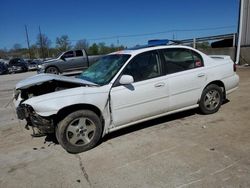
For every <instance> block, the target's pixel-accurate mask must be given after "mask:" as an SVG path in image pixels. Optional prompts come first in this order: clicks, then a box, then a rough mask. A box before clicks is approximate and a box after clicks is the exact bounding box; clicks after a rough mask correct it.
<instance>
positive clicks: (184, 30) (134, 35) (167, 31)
mask: <svg viewBox="0 0 250 188" xmlns="http://www.w3.org/2000/svg"><path fill="white" fill-rule="evenodd" d="M235 27H236V26H235V25H230V26H222V27H207V28H195V29H172V30H165V31H158V32H152V33H140V34H131V35H115V36H109V37H99V38H90V39H87V40H88V41H98V40H109V39H119V38H132V37H142V36H151V35H157V34H164V33H173V32H191V31H211V30H221V29H229V28H235ZM70 41H78V40H70Z"/></svg>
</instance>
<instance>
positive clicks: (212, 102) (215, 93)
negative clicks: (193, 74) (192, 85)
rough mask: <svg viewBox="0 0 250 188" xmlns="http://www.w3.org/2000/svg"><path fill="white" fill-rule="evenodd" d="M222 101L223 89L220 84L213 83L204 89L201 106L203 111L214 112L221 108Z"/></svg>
mask: <svg viewBox="0 0 250 188" xmlns="http://www.w3.org/2000/svg"><path fill="white" fill-rule="evenodd" d="M222 101H223V92H222V89H221V88H220V87H219V86H218V85H215V84H211V85H209V86H207V87H206V88H205V89H204V91H203V93H202V95H201V100H200V103H199V107H200V110H201V112H202V113H204V114H213V113H215V112H217V111H218V110H219V108H220V106H221V104H222Z"/></svg>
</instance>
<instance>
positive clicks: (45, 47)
mask: <svg viewBox="0 0 250 188" xmlns="http://www.w3.org/2000/svg"><path fill="white" fill-rule="evenodd" d="M36 45H37V46H39V47H40V52H39V53H40V57H42V58H46V57H49V48H50V46H51V40H50V39H49V38H48V37H47V36H46V35H45V34H38V35H37V42H36Z"/></svg>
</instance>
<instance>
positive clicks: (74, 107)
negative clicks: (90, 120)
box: [55, 104, 104, 126]
mask: <svg viewBox="0 0 250 188" xmlns="http://www.w3.org/2000/svg"><path fill="white" fill-rule="evenodd" d="M77 110H90V111H92V112H94V113H95V114H96V115H97V116H98V117H100V120H101V122H102V125H103V126H104V118H103V115H102V112H101V110H100V109H99V108H98V107H96V106H94V105H91V104H74V105H70V106H66V107H64V108H62V109H60V110H59V111H58V112H57V114H56V118H55V121H56V124H57V123H59V122H60V121H61V120H62V119H63V118H64V117H66V116H67V115H69V114H70V113H72V112H74V111H77Z"/></svg>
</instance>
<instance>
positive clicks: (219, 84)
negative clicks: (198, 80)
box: [199, 80, 226, 100]
mask: <svg viewBox="0 0 250 188" xmlns="http://www.w3.org/2000/svg"><path fill="white" fill-rule="evenodd" d="M212 84H214V85H217V86H219V87H220V88H222V93H223V99H226V90H225V84H224V83H223V82H222V81H221V80H214V81H212V82H209V83H208V84H207V85H206V86H205V87H204V89H205V88H207V87H208V86H209V85H212ZM204 89H203V91H204ZM203 91H202V92H203ZM199 100H200V99H199Z"/></svg>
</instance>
